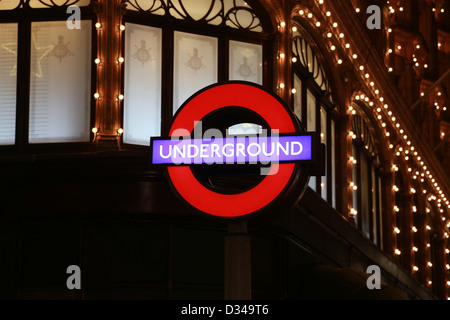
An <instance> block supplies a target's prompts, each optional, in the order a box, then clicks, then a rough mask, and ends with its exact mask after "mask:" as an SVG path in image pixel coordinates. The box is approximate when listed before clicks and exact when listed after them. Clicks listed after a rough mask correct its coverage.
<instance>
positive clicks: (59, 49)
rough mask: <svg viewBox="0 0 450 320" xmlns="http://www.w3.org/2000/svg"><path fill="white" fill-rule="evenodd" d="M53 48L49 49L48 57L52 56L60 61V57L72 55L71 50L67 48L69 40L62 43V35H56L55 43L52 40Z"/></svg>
mask: <svg viewBox="0 0 450 320" xmlns="http://www.w3.org/2000/svg"><path fill="white" fill-rule="evenodd" d="M52 44H53V50H52V51H50V53H49V54H48V55H49V56H50V57H51V56H53V57H55V58H57V59H59V62H61V61H62V59H64V58H66V57H68V56H73V55H74V54H73V52H72V51H71V50H70V49H69V44H70V42H67V43H64V36H62V35H59V37H58V43H57V44H56V45H55V44H54V43H53V42H52Z"/></svg>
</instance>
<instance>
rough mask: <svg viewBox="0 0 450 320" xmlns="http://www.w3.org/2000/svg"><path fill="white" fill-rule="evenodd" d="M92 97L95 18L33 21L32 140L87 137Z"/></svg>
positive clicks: (31, 75)
mask: <svg viewBox="0 0 450 320" xmlns="http://www.w3.org/2000/svg"><path fill="white" fill-rule="evenodd" d="M90 102H91V21H81V29H68V28H67V26H66V21H52V22H33V23H32V24H31V62H30V122H29V142H30V143H49V142H84V141H85V142H87V141H89V134H90V130H89V121H90Z"/></svg>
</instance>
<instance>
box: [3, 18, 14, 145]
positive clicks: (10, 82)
mask: <svg viewBox="0 0 450 320" xmlns="http://www.w3.org/2000/svg"><path fill="white" fill-rule="evenodd" d="M16 87H17V23H2V24H0V144H2V145H8V144H14V143H15V136H16Z"/></svg>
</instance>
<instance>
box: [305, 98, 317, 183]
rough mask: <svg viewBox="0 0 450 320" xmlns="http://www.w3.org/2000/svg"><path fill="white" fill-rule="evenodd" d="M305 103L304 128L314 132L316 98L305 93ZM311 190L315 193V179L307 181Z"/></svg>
mask: <svg viewBox="0 0 450 320" xmlns="http://www.w3.org/2000/svg"><path fill="white" fill-rule="evenodd" d="M307 98H308V99H307V102H306V106H307V110H306V118H307V123H306V127H307V130H308V131H315V130H316V98H315V97H314V95H313V94H312V93H311V91H309V90H308V91H307ZM308 185H309V186H310V187H311V189H313V190H314V191H316V190H317V189H316V177H311V178H310V179H309V184H308Z"/></svg>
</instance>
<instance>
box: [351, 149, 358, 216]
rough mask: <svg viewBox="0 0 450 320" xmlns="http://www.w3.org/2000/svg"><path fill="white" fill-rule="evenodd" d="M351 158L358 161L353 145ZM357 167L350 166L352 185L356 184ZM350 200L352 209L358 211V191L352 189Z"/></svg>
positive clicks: (354, 165)
mask: <svg viewBox="0 0 450 320" xmlns="http://www.w3.org/2000/svg"><path fill="white" fill-rule="evenodd" d="M352 157H353V158H354V159H358V155H357V153H356V148H355V146H354V145H352ZM357 170H358V166H357V165H356V164H353V165H352V182H353V183H354V184H357V183H358V171H357ZM352 200H353V209H355V210H358V209H359V205H358V191H357V190H355V189H353V194H352ZM356 221H358V219H356Z"/></svg>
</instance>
